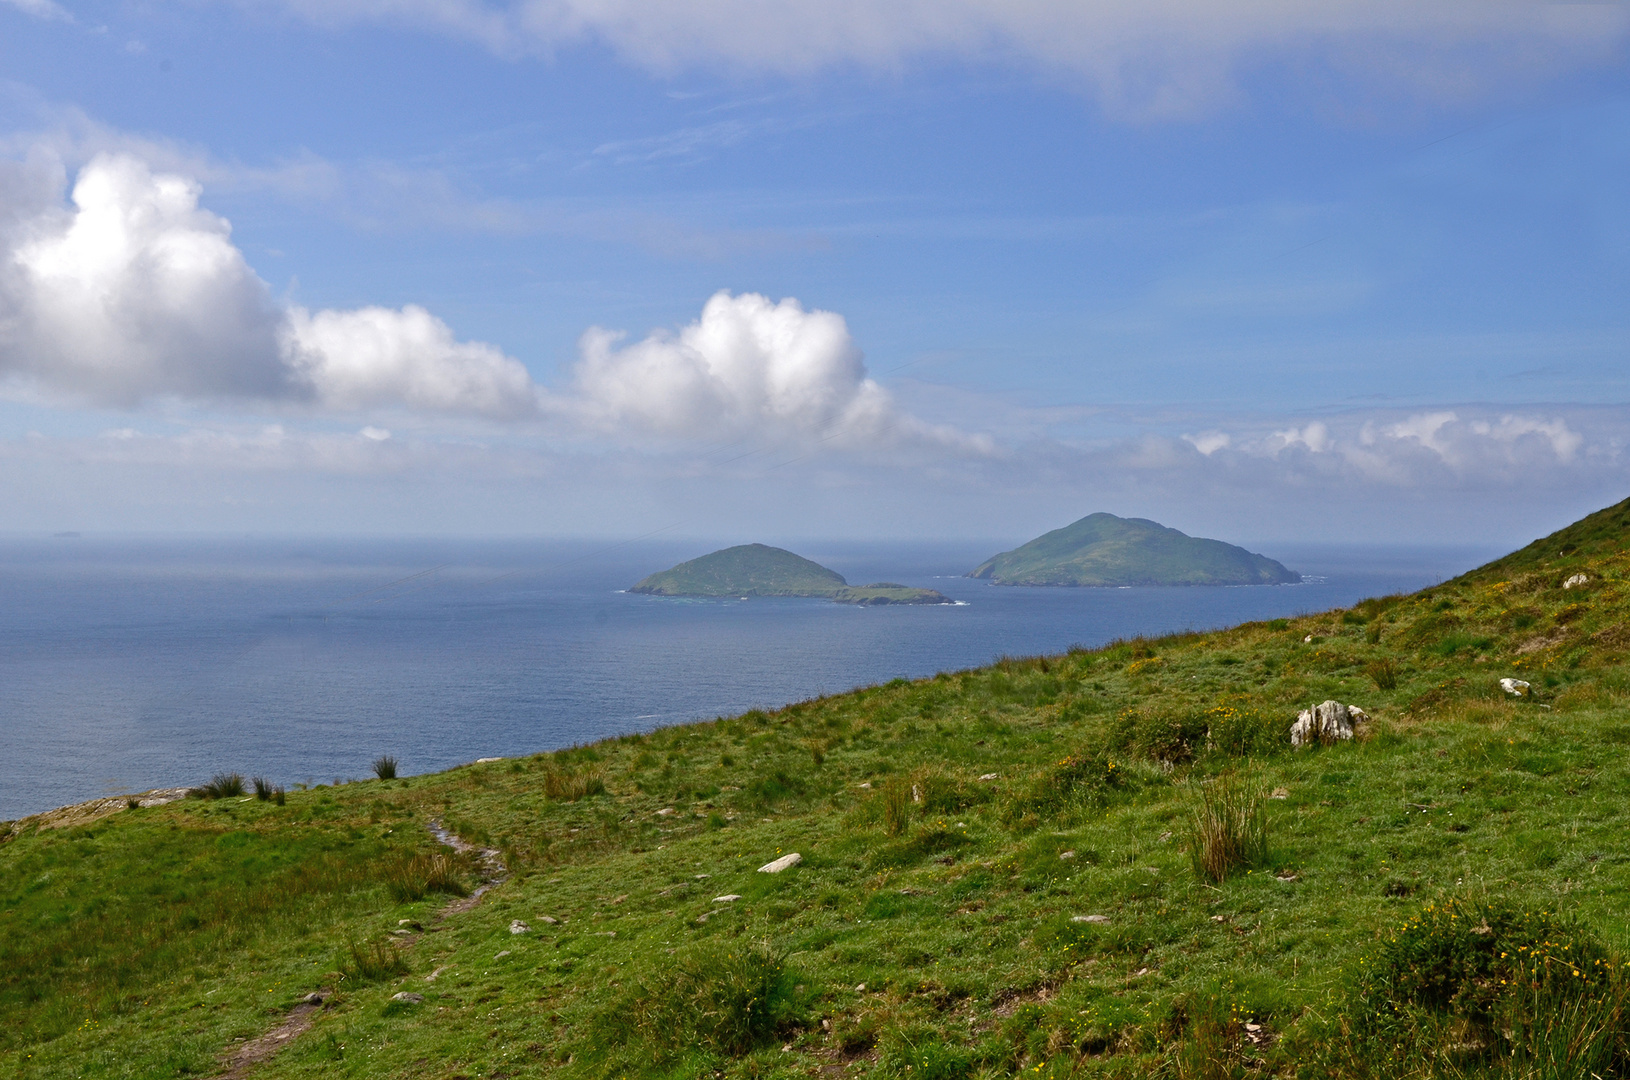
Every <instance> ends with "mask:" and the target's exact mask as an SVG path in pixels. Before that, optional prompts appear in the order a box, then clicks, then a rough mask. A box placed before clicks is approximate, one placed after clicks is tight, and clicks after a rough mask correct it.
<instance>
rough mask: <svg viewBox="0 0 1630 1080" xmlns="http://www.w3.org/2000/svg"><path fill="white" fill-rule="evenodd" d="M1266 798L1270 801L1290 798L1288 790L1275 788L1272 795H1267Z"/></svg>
mask: <svg viewBox="0 0 1630 1080" xmlns="http://www.w3.org/2000/svg"><path fill="white" fill-rule="evenodd" d="M1268 798H1270V799H1288V798H1290V789H1289V788H1282V787H1276V788H1274V789H1273V794H1271V795H1269V796H1268Z"/></svg>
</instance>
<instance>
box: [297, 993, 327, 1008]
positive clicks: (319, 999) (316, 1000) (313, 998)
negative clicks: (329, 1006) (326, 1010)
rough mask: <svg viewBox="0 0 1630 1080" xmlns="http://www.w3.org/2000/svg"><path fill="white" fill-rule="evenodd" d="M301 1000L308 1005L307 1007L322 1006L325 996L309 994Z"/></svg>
mask: <svg viewBox="0 0 1630 1080" xmlns="http://www.w3.org/2000/svg"><path fill="white" fill-rule="evenodd" d="M300 1000H301V1001H302V1002H304V1003H305V1004H307V1005H321V1004H322V1003H323V995H321V994H307V995H306V996H305V997H303V998H301V999H300Z"/></svg>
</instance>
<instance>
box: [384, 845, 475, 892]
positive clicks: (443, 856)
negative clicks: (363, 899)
mask: <svg viewBox="0 0 1630 1080" xmlns="http://www.w3.org/2000/svg"><path fill="white" fill-rule="evenodd" d="M459 863H460V860H459V859H458V857H457V856H455V855H453V854H452V853H449V852H445V851H433V852H430V853H428V854H424V855H415V856H413V857H412V858H410V859H403V860H402V861H401V862H399V863H397V864H396V865H395V866H392V867H391V868H390V869H389V870H388V871H386V874H385V886H386V888H388V889H390V892H391V895H392V896H394V897H395V898H396V899H397V900H399V901H403V902H406V901H409V900H423V899H424V898H425V897H426V896H428V895H430V894H431V893H447V894H449V895H451V896H465V895H468V893H469V891H470V890H469V889H468V888H466V887H465V885H464V881H463V878H462V875H461V874H460V870H461V869H462V867H461V866H460V865H459Z"/></svg>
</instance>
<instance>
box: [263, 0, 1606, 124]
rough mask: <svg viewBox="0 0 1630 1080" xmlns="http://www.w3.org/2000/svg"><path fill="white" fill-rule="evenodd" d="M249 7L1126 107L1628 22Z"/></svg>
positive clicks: (1315, 8) (1576, 37) (1458, 63)
mask: <svg viewBox="0 0 1630 1080" xmlns="http://www.w3.org/2000/svg"><path fill="white" fill-rule="evenodd" d="M266 2H280V3H281V5H282V6H283V7H285V8H287V9H289V10H292V11H294V12H296V13H298V14H300V15H302V16H304V17H306V18H308V19H310V20H312V21H313V22H316V23H321V24H326V25H338V24H344V23H355V22H379V21H386V22H394V23H399V24H410V25H419V26H425V27H431V28H435V29H438V30H442V31H445V32H448V33H452V34H456V35H459V36H462V37H465V38H469V39H472V40H475V41H479V42H481V43H483V44H485V45H486V46H488V47H489V48H492V49H493V50H495V51H496V52H499V53H502V54H510V55H513V54H519V53H527V52H542V53H548V52H551V51H553V50H555V49H558V48H560V47H562V46H565V45H571V44H574V43H578V42H584V41H593V42H599V43H604V44H606V45H609V46H610V47H611V48H613V49H615V50H617V51H618V52H619V53H621V54H622V55H623V56H624V57H626V58H627V59H629V60H630V61H632V62H634V63H637V64H640V65H641V66H644V67H646V68H648V69H650V70H653V71H657V72H662V73H670V72H675V71H679V70H683V69H690V68H717V67H719V66H721V65H723V66H727V67H733V68H735V69H737V70H739V71H743V72H755V73H764V72H768V73H774V74H780V75H793V76H798V75H805V74H809V73H811V72H815V71H819V70H822V69H826V68H833V67H839V66H850V65H860V66H864V67H868V68H872V69H880V70H884V71H897V70H899V69H900V68H901V67H903V66H905V65H907V64H909V63H911V62H913V61H915V60H917V59H921V58H945V57H953V58H962V59H968V60H973V61H976V62H992V63H999V64H1009V65H1010V64H1020V65H1024V66H1028V67H1031V68H1038V69H1041V70H1045V71H1049V72H1053V73H1057V74H1060V75H1063V76H1065V77H1067V78H1070V79H1073V80H1076V81H1079V82H1080V83H1082V84H1083V85H1085V86H1087V87H1089V88H1090V89H1091V90H1092V92H1093V93H1094V94H1095V96H1096V97H1097V98H1098V100H1099V101H1100V102H1101V103H1102V105H1103V107H1104V108H1105V110H1106V111H1108V112H1109V113H1111V114H1113V115H1118V116H1122V117H1125V118H1130V119H1138V120H1149V119H1160V118H1184V117H1192V116H1196V115H1201V114H1204V113H1208V112H1212V111H1215V110H1216V109H1218V108H1220V107H1225V106H1226V105H1228V104H1230V103H1232V102H1235V101H1238V100H1240V99H1241V98H1243V97H1244V96H1245V91H1244V89H1243V80H1242V79H1241V78H1240V75H1241V73H1242V71H1243V70H1245V69H1247V68H1249V67H1251V66H1253V65H1256V64H1261V63H1264V62H1269V63H1272V62H1276V61H1282V60H1284V59H1287V58H1294V59H1295V60H1297V61H1299V62H1297V63H1294V64H1293V65H1292V66H1293V67H1295V68H1297V69H1300V70H1302V71H1304V72H1318V73H1319V75H1318V76H1316V77H1319V78H1324V79H1331V80H1335V81H1338V82H1340V81H1346V82H1358V83H1362V84H1367V85H1370V86H1379V87H1384V88H1386V89H1387V90H1388V91H1389V92H1398V91H1403V92H1406V93H1409V94H1413V95H1417V96H1421V97H1429V98H1437V99H1445V98H1448V99H1456V98H1466V97H1470V96H1475V95H1478V94H1482V93H1486V92H1489V91H1491V90H1497V89H1500V88H1502V87H1503V86H1506V85H1509V84H1510V83H1511V82H1512V81H1514V80H1530V79H1534V78H1536V77H1541V78H1542V77H1545V76H1547V75H1551V74H1554V73H1557V72H1560V71H1566V70H1570V69H1573V68H1575V67H1577V66H1578V65H1581V64H1590V63H1595V62H1600V61H1602V60H1604V59H1607V58H1609V57H1613V56H1616V55H1618V54H1619V52H1620V51H1621V50H1622V46H1623V42H1624V35H1625V33H1626V30H1627V28H1630V13H1627V12H1626V11H1624V10H1623V8H1622V7H1621V6H1619V5H1607V4H1598V5H1557V4H1529V3H1513V2H1493V3H1466V2H1454V0H1451V2H1446V3H1437V4H1426V5H1422V4H1415V3H1407V2H1405V0H1379V2H1377V0H1332V2H1327V3H1321V4H1284V3H1280V2H1276V0H1206V2H1201V0H1155V2H1141V3H1139V2H1132V0H1117V2H1111V3H1098V4H1083V3H1079V2H1075V0H1036V2H1032V3H1023V4H1020V3H1013V2H1011V0H950V2H946V0H833V2H829V3H822V4H809V3H804V2H802V0H266ZM1315 58H1316V59H1317V61H1319V62H1300V61H1312V60H1314V59H1315ZM1309 77H1314V76H1311V75H1310V76H1309Z"/></svg>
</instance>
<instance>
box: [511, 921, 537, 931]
mask: <svg viewBox="0 0 1630 1080" xmlns="http://www.w3.org/2000/svg"><path fill="white" fill-rule="evenodd" d="M509 932H510V933H512V934H529V933H531V932H532V928H531V927H530V926H528V925H526V924H525V923H524V922H522V921H521V920H519V919H516V920H514V921H513V922H511V923H510V924H509Z"/></svg>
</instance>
